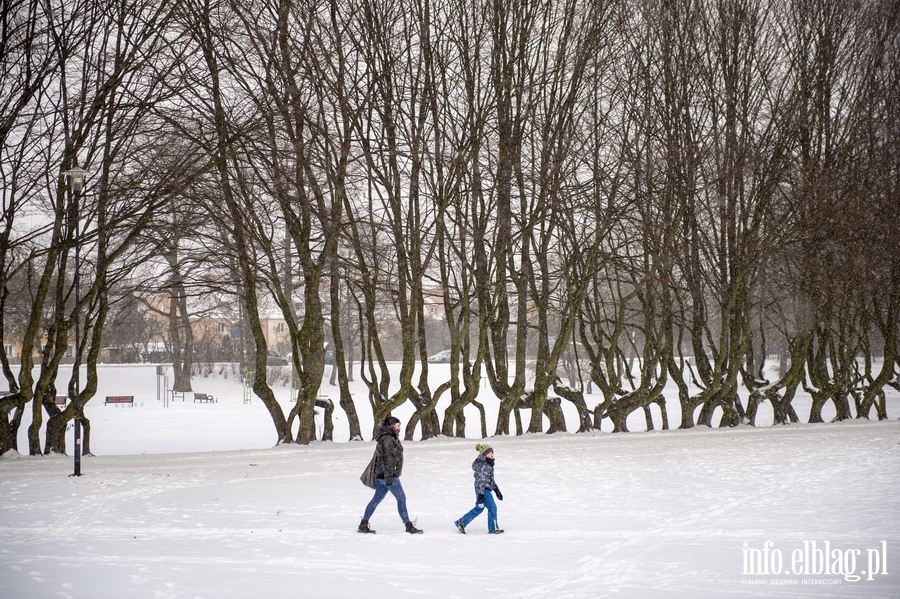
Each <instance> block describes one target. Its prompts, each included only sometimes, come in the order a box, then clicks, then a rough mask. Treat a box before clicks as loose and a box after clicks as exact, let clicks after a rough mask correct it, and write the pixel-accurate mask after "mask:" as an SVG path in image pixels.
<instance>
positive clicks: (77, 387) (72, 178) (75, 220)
mask: <svg viewBox="0 0 900 599" xmlns="http://www.w3.org/2000/svg"><path fill="white" fill-rule="evenodd" d="M86 172H87V171H85V170H84V169H80V168H78V167H77V166H76V167H74V168H71V169H69V170H68V171H65V172H64V173H63V174H64V175H67V176H68V177H69V188H70V189H71V191H72V197H73V201H72V226H73V227H74V231H73V232H74V238H75V364H74V368H73V372H72V385H71V387H70V394H71V397H70V401H71V402H73V403H74V405H75V472H74V474H72V476H81V406H80V405H78V403H77V402H78V396H79V395H80V394H81V351H80V350H81V222H80V217H81V211H80V210H79V200H80V199H81V191H82V189H83V188H84V176H85V174H86Z"/></svg>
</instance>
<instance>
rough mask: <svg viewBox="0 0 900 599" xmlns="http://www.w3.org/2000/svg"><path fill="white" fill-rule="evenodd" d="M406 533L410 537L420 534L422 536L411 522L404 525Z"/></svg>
mask: <svg viewBox="0 0 900 599" xmlns="http://www.w3.org/2000/svg"><path fill="white" fill-rule="evenodd" d="M406 532H408V533H409V534H411V535H420V534H422V532H423V531H421V530H419V529H418V528H416V526H415V524H413V523H412V522H407V523H406Z"/></svg>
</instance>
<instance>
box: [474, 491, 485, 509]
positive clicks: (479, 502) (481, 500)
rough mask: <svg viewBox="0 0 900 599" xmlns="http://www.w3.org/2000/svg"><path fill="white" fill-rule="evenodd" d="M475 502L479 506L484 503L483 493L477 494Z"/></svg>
mask: <svg viewBox="0 0 900 599" xmlns="http://www.w3.org/2000/svg"><path fill="white" fill-rule="evenodd" d="M475 503H477V504H478V506H479V507H480V506H483V505H484V493H479V494H478V501H476V502H475Z"/></svg>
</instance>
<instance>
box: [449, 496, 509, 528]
mask: <svg viewBox="0 0 900 599" xmlns="http://www.w3.org/2000/svg"><path fill="white" fill-rule="evenodd" d="M475 501H478V492H477V491H476V492H475ZM485 507H486V508H487V511H488V531H491V530H498V529H499V528H500V526H499V525H498V524H497V502H495V501H494V494H493V493H492V492H491V491H490V490H489V489H485V491H484V507H478V504H477V503H476V504H475V507H473V508H472V509H471V510H469V513H468V514H466V515H465V516H463V517H462V518H460V519H459V521H460V522H462V523H463V526H468V525H469V522H471V521H472V520H474V519H475V518H477V517H478V515H479V514H481V512H483V511H484V508H485Z"/></svg>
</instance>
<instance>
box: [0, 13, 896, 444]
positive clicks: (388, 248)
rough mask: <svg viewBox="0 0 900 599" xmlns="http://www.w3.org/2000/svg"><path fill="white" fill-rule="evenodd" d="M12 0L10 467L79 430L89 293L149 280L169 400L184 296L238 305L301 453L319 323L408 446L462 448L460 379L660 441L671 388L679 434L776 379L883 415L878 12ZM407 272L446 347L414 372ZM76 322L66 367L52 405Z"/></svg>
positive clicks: (752, 398)
mask: <svg viewBox="0 0 900 599" xmlns="http://www.w3.org/2000/svg"><path fill="white" fill-rule="evenodd" d="M5 14H7V15H8V18H5V19H4V21H3V23H2V27H3V28H4V29H3V32H2V40H3V43H2V46H0V52H2V57H0V58H2V68H3V73H2V81H3V83H2V98H0V100H2V102H3V113H2V114H3V119H2V122H0V126H2V127H3V129H2V131H0V134H2V136H3V145H2V151H3V155H2V158H0V169H2V173H0V174H2V177H3V179H2V181H3V184H2V189H3V202H4V203H3V209H4V223H3V225H4V229H3V232H2V236H0V268H2V271H0V284H2V294H0V302H3V306H2V307H3V310H2V313H3V321H2V322H0V326H2V327H3V331H4V338H8V337H9V336H10V335H21V336H22V339H24V340H25V345H26V347H25V348H24V349H23V352H22V367H21V369H20V370H19V372H18V374H17V375H15V374H14V372H13V369H12V368H11V366H10V365H9V362H8V360H7V357H6V354H5V352H3V353H0V358H2V366H3V371H4V374H5V376H6V379H7V380H8V382H9V388H10V391H11V392H12V393H11V395H9V396H7V397H5V398H3V399H2V400H0V413H2V416H3V418H2V419H0V452H3V451H6V450H8V449H10V448H16V434H17V429H18V422H19V421H20V419H21V415H22V413H23V411H24V410H25V409H26V408H27V407H28V406H29V404H30V405H31V409H32V417H33V424H32V426H31V428H30V429H29V435H28V438H29V452H30V453H32V454H35V453H41V452H42V451H64V450H65V446H64V435H63V434H62V433H63V432H64V430H65V426H66V424H67V423H68V422H70V421H71V420H72V419H73V418H79V419H81V420H82V421H83V422H85V424H86V425H89V423H87V422H86V420H85V419H84V414H83V406H84V403H85V402H87V401H88V400H90V399H91V397H92V396H93V393H94V392H95V390H96V363H97V356H98V354H99V348H100V346H101V341H102V334H103V331H104V324H105V319H106V318H107V315H108V313H109V311H110V305H113V306H115V304H116V303H117V302H123V301H126V299H127V300H129V301H131V300H132V299H133V298H134V297H136V296H143V297H144V298H150V297H155V296H157V295H159V294H160V293H164V294H166V295H167V296H168V297H169V298H170V300H169V302H168V303H167V304H166V305H167V306H168V312H167V314H168V316H169V322H171V323H172V324H171V330H170V337H171V339H172V340H173V341H177V343H175V344H174V349H175V350H176V351H175V353H176V361H177V363H178V368H176V375H179V372H180V376H181V379H180V380H177V381H176V384H177V385H178V386H180V387H182V388H189V385H190V371H191V364H190V361H191V355H192V351H191V346H192V343H193V340H192V336H191V323H190V314H189V309H190V304H191V302H192V301H196V299H197V298H199V297H201V296H204V295H210V294H217V295H227V296H231V297H233V298H235V299H236V300H237V303H239V305H240V306H241V310H240V311H241V314H242V320H243V321H244V322H245V325H246V329H247V331H248V333H249V336H248V339H247V343H248V349H249V350H250V355H251V356H254V357H252V358H251V359H252V363H250V364H247V365H246V366H247V368H249V369H250V370H254V371H255V372H256V377H255V379H254V384H253V388H254V392H255V393H256V395H257V396H259V397H260V398H261V400H262V401H263V403H264V404H265V406H266V407H267V409H268V410H269V413H270V415H271V417H272V420H273V423H274V426H275V429H276V435H277V441H278V442H279V443H281V442H294V441H296V442H300V443H308V442H309V441H311V440H313V439H314V438H315V424H314V418H313V414H314V410H315V408H316V402H317V397H316V396H317V394H318V389H319V385H320V382H321V381H322V376H323V373H324V370H325V349H324V346H325V341H326V340H328V341H329V342H331V343H332V344H333V351H334V354H335V364H336V382H337V384H338V387H339V389H340V405H341V407H342V409H343V410H344V411H345V412H346V414H347V417H348V421H349V423H350V434H351V438H361V437H362V431H361V430H360V425H359V419H358V417H357V413H356V406H354V403H353V400H352V397H351V395H350V390H349V380H350V378H351V373H350V372H349V371H348V353H349V352H351V351H353V349H352V348H358V349H359V353H360V358H359V365H360V371H359V376H361V377H362V379H363V381H364V382H365V384H366V386H367V388H368V399H369V402H370V407H371V409H372V412H373V415H374V417H375V421H376V422H377V421H379V420H380V419H381V418H383V417H384V416H386V415H388V414H390V413H391V411H392V410H394V409H396V408H397V407H399V406H401V405H403V404H406V403H407V402H409V403H411V404H412V405H413V406H414V408H415V415H414V417H413V418H412V419H411V420H410V422H409V425H408V428H407V431H406V432H407V435H408V436H409V437H412V435H413V433H414V431H415V429H416V427H420V428H421V436H422V438H426V439H427V438H430V437H433V436H435V435H439V434H444V435H462V434H463V432H464V430H465V412H464V408H466V407H467V406H469V405H474V406H476V407H477V408H478V409H479V410H480V414H481V429H482V434H483V435H487V434H488V431H487V427H486V418H485V412H484V407H483V406H482V405H481V404H480V403H479V402H478V394H479V387H480V385H481V381H482V379H483V378H486V379H487V381H488V383H489V385H490V388H491V391H492V392H493V393H494V394H495V395H496V396H497V397H498V398H499V399H500V407H499V413H498V417H497V426H496V430H495V431H494V433H495V434H509V433H511V432H513V431H514V432H516V433H517V434H519V433H522V432H525V431H526V430H527V431H528V432H541V431H545V430H549V431H550V432H552V431H556V430H565V429H566V428H567V423H566V422H565V419H564V417H563V411H562V409H561V406H560V401H568V402H572V404H573V405H574V406H575V408H576V410H577V413H578V415H579V419H578V420H579V422H578V430H579V431H587V430H591V429H596V428H599V427H600V425H601V422H602V421H603V420H604V419H607V418H608V419H609V420H610V421H611V422H612V424H613V426H614V429H615V430H616V431H621V430H627V427H626V420H627V417H628V416H629V415H630V414H632V413H634V412H635V411H639V410H640V411H643V412H644V414H645V415H646V417H647V423H648V425H649V426H652V422H653V421H652V419H651V416H650V414H651V412H650V408H651V406H652V405H654V404H655V405H657V406H658V408H659V410H660V411H661V414H662V417H663V426H668V415H667V413H666V410H665V406H666V403H665V400H666V397H665V396H664V395H663V390H664V389H673V388H674V389H677V394H678V402H679V404H680V407H681V422H680V423H679V426H681V427H690V426H694V425H695V424H704V425H713V424H714V423H715V422H719V423H720V424H721V425H727V426H734V425H738V424H741V423H750V424H753V423H754V422H755V418H756V413H757V410H758V408H759V405H760V403H761V402H764V401H768V402H770V403H771V405H772V408H773V411H774V413H775V421H776V422H778V423H786V422H789V421H797V420H798V415H797V414H796V412H795V410H794V408H793V407H792V401H793V398H794V396H795V394H796V393H797V391H798V390H799V389H801V388H802V389H804V390H805V391H806V392H808V393H809V394H810V395H811V396H812V398H813V403H812V410H811V413H810V414H809V416H808V419H809V420H810V421H821V419H822V409H823V407H824V406H825V405H826V404H827V403H828V402H831V403H833V405H834V407H835V411H836V413H837V418H838V419H844V418H850V417H853V416H858V417H869V416H870V414H872V413H873V412H874V414H876V415H877V417H879V418H885V417H886V415H887V410H886V399H885V397H886V394H885V389H886V388H887V387H888V386H893V387H895V388H898V387H900V383H898V374H897V373H898V369H900V346H898V343H900V341H898V319H900V242H898V240H897V237H898V232H900V189H898V186H900V151H898V150H900V8H898V5H897V3H896V2H890V1H887V0H884V1H875V2H865V3H863V2H838V1H836V0H651V1H648V2H636V1H634V0H609V1H607V0H553V1H550V2H542V3H537V2H531V1H528V0H398V1H397V2H392V3H385V2H377V1H375V0H347V1H341V2H338V1H337V0H327V1H326V2H312V1H309V0H184V1H180V2H168V1H162V2H159V1H157V2H153V3H151V2H144V1H143V0H128V1H126V0H117V1H114V2H109V1H105V2H97V1H96V0H79V1H76V2H72V3H67V4H66V6H65V7H49V6H47V5H46V3H43V2H40V1H38V0H21V1H19V2H12V3H11V9H10V10H9V11H7V12H6V13H5ZM76 165H77V166H81V167H84V168H87V169H89V170H90V171H91V173H92V175H91V178H90V180H89V185H88V188H87V190H86V193H85V195H84V196H83V197H82V206H81V210H80V214H78V215H76V214H75V213H74V206H73V198H72V197H71V196H70V195H69V194H68V193H67V191H66V187H65V181H64V178H63V177H62V176H61V175H60V173H61V172H62V171H64V170H65V169H66V168H69V167H70V166H76ZM79 224H80V227H81V228H80V232H81V235H80V237H81V239H80V246H81V251H82V255H83V256H84V262H85V265H83V267H82V276H83V278H86V279H87V283H85V284H84V285H83V286H84V288H85V293H84V294H83V297H82V298H81V301H80V302H79V304H78V305H75V302H74V296H73V291H72V283H73V279H72V272H73V266H72V264H71V262H72V252H73V250H74V246H75V238H74V232H75V231H76V229H77V227H78V225H79ZM433 289H438V290H440V291H439V292H440V293H441V294H442V295H443V304H444V306H443V308H444V312H445V315H446V327H447V331H446V334H447V336H448V338H449V348H450V350H451V362H450V369H449V377H448V378H447V380H446V381H444V382H443V383H442V384H440V385H439V386H438V387H437V388H431V386H430V384H429V379H428V362H427V359H426V358H427V356H428V355H429V354H430V353H433V352H434V351H435V350H437V349H443V348H442V347H437V348H435V347H429V344H428V339H429V337H428V327H429V326H433V325H432V323H430V322H429V321H428V319H427V317H426V309H425V308H426V297H427V295H428V293H429V290H433ZM269 304H273V305H275V306H277V308H278V310H279V312H280V314H281V315H283V318H284V320H285V322H286V324H287V327H288V330H289V332H290V339H291V349H292V359H293V361H294V369H295V370H296V372H297V373H299V374H298V376H299V393H298V400H297V402H296V403H295V404H294V407H293V408H292V410H291V411H290V412H289V413H287V414H286V413H284V411H283V410H282V408H281V406H280V404H279V403H278V402H277V401H276V400H275V396H274V394H273V392H272V390H271V387H270V385H269V381H268V380H267V374H266V357H265V350H266V349H267V347H266V337H265V335H264V330H263V325H262V322H261V320H260V313H261V306H263V305H269ZM147 305H148V306H150V307H151V308H153V309H157V310H163V308H161V307H160V306H159V305H157V304H154V303H152V302H150V301H149V300H147ZM76 313H80V314H82V315H83V318H84V319H85V320H86V328H87V334H86V335H85V336H84V337H83V338H82V339H83V343H82V344H81V347H78V348H76V351H77V355H78V356H84V357H85V361H86V363H87V369H88V379H87V381H88V383H87V385H86V386H85V388H84V389H83V390H81V391H80V395H79V397H78V398H77V401H75V402H73V403H72V404H70V405H68V406H67V407H66V408H65V409H64V410H62V411H61V410H60V409H59V408H58V407H57V406H56V405H55V403H54V401H53V400H54V396H55V395H56V390H55V389H54V388H53V384H54V383H53V381H55V380H56V375H57V374H58V371H59V367H60V363H61V360H62V358H63V356H64V354H65V350H66V347H67V345H68V343H67V339H68V338H69V336H70V335H71V328H72V324H73V322H74V316H75V314H76ZM40 344H43V347H41V345H40ZM394 345H396V346H397V347H398V348H399V349H398V350H397V351H398V352H399V356H400V369H399V373H398V374H397V375H396V376H397V378H398V380H392V378H391V374H390V372H391V371H390V370H389V367H388V362H387V356H388V355H389V354H390V353H391V352H390V351H387V352H386V347H392V346H394ZM33 350H40V355H41V356H42V358H41V360H42V361H41V364H40V369H39V370H38V372H39V377H38V379H37V380H34V379H33V378H32V374H31V373H32V370H33V369H32V365H33V364H32V358H31V356H32V351H33ZM771 355H778V356H780V358H781V360H780V363H781V365H782V367H781V372H780V374H779V376H778V378H777V379H776V380H767V378H766V376H765V374H766V372H765V371H764V368H763V367H764V363H765V360H766V358H767V357H768V356H771ZM875 358H879V359H878V360H876V359H875ZM176 378H178V376H176ZM588 387H596V388H597V389H599V391H600V392H601V394H602V401H600V403H599V404H597V405H594V406H591V405H588V403H587V401H588V400H587V398H586V397H585V392H586V390H587V389H588ZM898 391H900V388H898ZM447 397H449V405H448V407H446V409H444V410H443V413H439V412H438V411H437V409H436V406H437V404H438V402H439V401H441V400H442V399H443V398H447ZM742 397H743V398H744V399H743V400H742V399H741V398H742ZM444 405H447V403H446V402H445V403H444ZM327 408H328V410H330V409H331V408H330V406H327ZM44 413H46V414H47V415H48V421H47V435H46V438H47V441H46V446H45V447H44V448H43V449H42V448H41V447H40V446H39V436H38V433H39V431H40V427H41V426H42V422H43V421H42V418H43V415H44ZM523 414H524V415H525V416H526V417H527V421H523V417H522V416H523ZM295 420H296V421H298V423H297V425H296V426H295V424H294V422H295ZM546 423H549V427H548V426H546ZM88 430H89V428H88ZM295 431H296V432H295ZM329 435H330V428H329V427H327V426H326V430H325V437H326V438H328V437H329ZM85 449H86V450H87V451H89V443H87V442H86V444H85Z"/></svg>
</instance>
